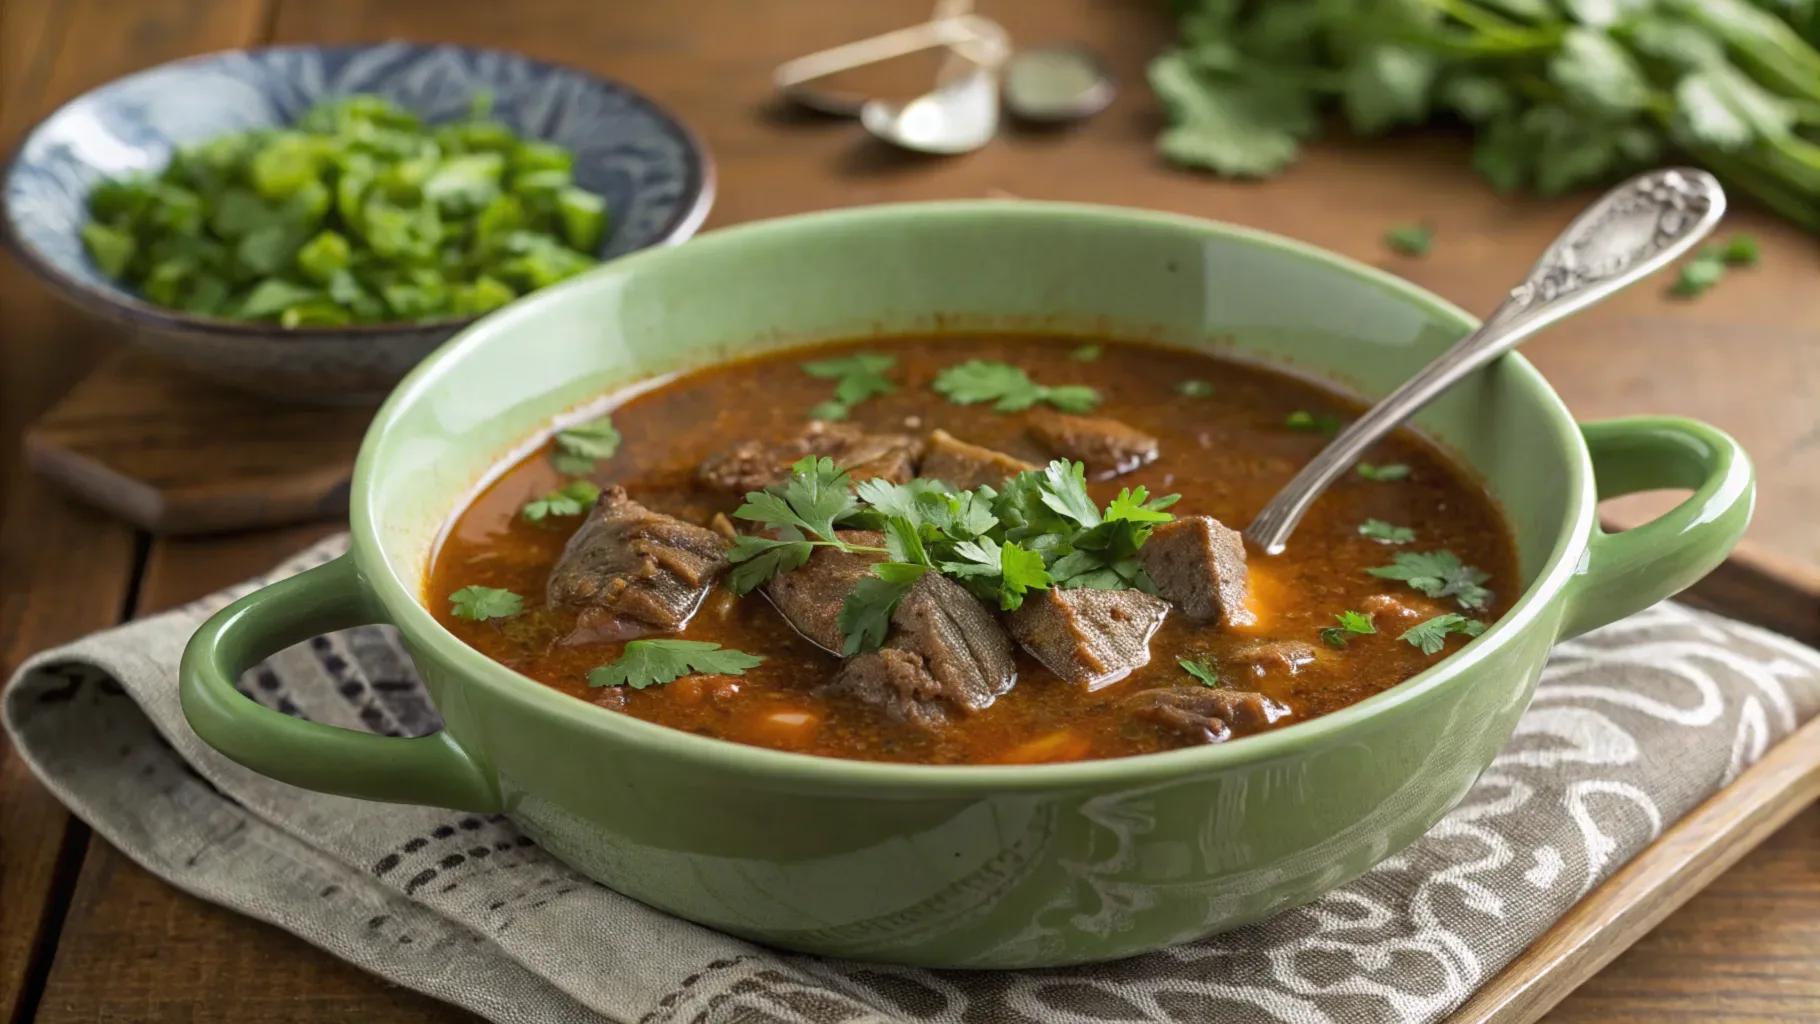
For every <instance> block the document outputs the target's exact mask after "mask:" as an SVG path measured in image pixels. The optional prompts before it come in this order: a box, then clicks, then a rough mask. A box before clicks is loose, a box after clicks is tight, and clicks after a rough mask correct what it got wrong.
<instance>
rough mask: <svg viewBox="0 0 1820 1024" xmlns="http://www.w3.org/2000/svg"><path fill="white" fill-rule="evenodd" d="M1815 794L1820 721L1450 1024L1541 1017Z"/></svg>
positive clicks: (1686, 824) (1635, 862)
mask: <svg viewBox="0 0 1820 1024" xmlns="http://www.w3.org/2000/svg"><path fill="white" fill-rule="evenodd" d="M1808 597H1809V599H1810V600H1812V599H1814V596H1813V595H1812V594H1809V595H1808ZM1816 798H1820V718H1816V719H1814V720H1813V721H1810V722H1808V723H1807V724H1806V725H1805V726H1802V727H1801V728H1800V729H1798V730H1796V731H1795V732H1794V733H1793V734H1792V735H1790V736H1789V737H1788V738H1787V739H1785V740H1783V741H1782V742H1781V743H1778V744H1777V745H1776V746H1775V747H1774V748H1773V749H1771V750H1770V752H1769V753H1768V754H1766V755H1765V756H1764V757H1763V759H1762V760H1760V761H1758V762H1757V763H1756V764H1754V765H1752V766H1751V767H1749V768H1747V769H1745V770H1744V771H1743V772H1741V773H1740V774H1739V775H1738V777H1737V779H1735V780H1733V781H1732V783H1731V785H1729V786H1726V787H1725V788H1724V789H1721V790H1719V791H1718V792H1717V793H1714V794H1713V795H1712V796H1710V797H1708V798H1707V799H1706V801H1705V802H1704V803H1702V804H1700V806H1698V807H1696V808H1694V809H1693V810H1692V811H1690V812H1689V813H1688V814H1687V816H1686V817H1684V818H1682V819H1681V820H1680V821H1678V822H1676V823H1675V824H1674V825H1673V826H1672V827H1670V828H1669V829H1668V830H1667V831H1665V832H1663V833H1662V835H1661V836H1659V837H1657V839H1656V841H1655V842H1653V843H1651V844H1650V845H1649V846H1648V847H1646V848H1645V849H1644V850H1643V852H1642V853H1639V854H1638V855H1637V856H1636V857H1635V858H1633V859H1632V860H1631V861H1630V863H1628V864H1626V865H1624V867H1622V868H1620V869H1619V870H1618V872H1617V873H1616V874H1614V875H1612V876H1611V877H1610V878H1608V879H1606V880H1605V883H1604V884H1603V885H1601V886H1599V887H1598V888H1597V889H1594V890H1593V891H1592V892H1591V893H1589V894H1588V895H1587V896H1586V898H1585V899H1582V900H1581V901H1580V902H1579V903H1578V904H1576V905H1575V906H1574V907H1573V909H1571V910H1569V911H1568V912H1567V913H1566V914H1565V915H1564V916H1563V917H1562V918H1561V919H1560V920H1558V921H1556V922H1555V923H1554V926H1553V927H1551V928H1549V930H1548V931H1547V932H1545V933H1543V935H1542V937H1541V938H1539V939H1537V940H1536V941H1535V943H1534V944H1532V945H1531V946H1530V947H1529V948H1528V949H1527V950H1524V951H1523V953H1522V954H1521V955H1519V956H1518V957H1517V958H1516V959H1515V960H1512V961H1511V962H1510V963H1509V964H1508V965H1506V966H1505V968H1504V970H1503V971H1501V972H1499V974H1498V975H1497V976H1496V977H1494V978H1493V979H1492V980H1491V981H1490V983H1488V984H1487V985H1485V986H1484V987H1483V988H1481V989H1479V990H1478V991H1477V992H1475V993H1474V994H1473V996H1472V997H1471V998H1470V999H1468V1000H1467V1001H1466V1002H1465V1003H1464V1004H1463V1005H1461V1006H1460V1007H1459V1009H1457V1010H1455V1011H1454V1013H1453V1015H1452V1016H1451V1017H1449V1018H1448V1024H1530V1022H1532V1021H1535V1020H1537V1019H1539V1018H1541V1016H1542V1015H1543V1014H1545V1013H1547V1012H1548V1011H1549V1010H1550V1009H1552V1008H1553V1007H1554V1006H1555V1004H1556V1003H1559V1002H1560V1001H1561V1000H1562V999H1564V998H1566V996H1567V995H1568V994H1569V993H1571V992H1572V991H1573V990H1574V989H1576V988H1578V987H1580V985H1581V984H1583V983H1584V982H1585V981H1586V980H1587V979H1588V978H1591V977H1592V976H1593V975H1594V974H1596V973H1597V972H1598V971H1599V970H1600V969H1601V968H1603V967H1604V966H1605V965H1606V964H1608V963H1610V962H1611V961H1612V960H1614V959H1616V958H1617V956H1618V954H1620V953H1622V952H1624V951H1625V950H1626V949H1629V948H1630V947H1631V946H1632V945H1633V944H1635V943H1636V941H1637V940H1638V939H1640V938H1642V937H1643V935H1644V934H1645V933H1646V932H1648V931H1649V930H1650V929H1651V928H1654V927H1655V926H1656V925H1658V924H1660V923H1661V922H1662V921H1663V919H1665V918H1667V917H1668V915H1669V914H1671V913H1673V912H1674V911H1675V910H1677V909H1679V908H1680V906H1681V905H1682V904H1683V903H1686V902H1687V901H1688V900H1689V899H1691V898H1692V897H1693V896H1694V895H1695V894H1696V893H1698V892H1699V891H1700V890H1702V889H1704V888H1706V886H1707V885H1708V884H1710V883H1711V882H1712V881H1713V879H1715V878H1717V877H1719V876H1720V875H1721V874H1723V873H1725V871H1726V870H1727V869H1729V868H1730V867H1731V866H1732V865H1733V864H1736V863H1737V862H1738V861H1739V860H1740V859H1742V858H1743V857H1744V855H1745V854H1746V853H1749V852H1750V851H1751V850H1753V849H1755V848H1756V847H1757V846H1758V844H1760V843H1762V842H1763V841H1764V840H1765V839H1767V838H1769V837H1770V835H1771V834H1773V833H1774V832H1775V831H1776V830H1777V829H1779V828H1781V827H1782V826H1783V825H1785V824H1787V823H1788V821H1789V820H1790V819H1791V818H1793V817H1794V816H1795V815H1796V814H1799V813H1800V812H1801V811H1802V810H1803V809H1804V808H1806V807H1807V806H1808V805H1809V804H1811V803H1813V802H1814V801H1815V799H1816Z"/></svg>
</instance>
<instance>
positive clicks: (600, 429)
mask: <svg viewBox="0 0 1820 1024" xmlns="http://www.w3.org/2000/svg"><path fill="white" fill-rule="evenodd" d="M555 440H556V450H555V451H554V452H552V453H551V455H550V463H551V465H553V466H555V467H556V470H557V472H559V473H563V474H565V475H568V476H583V475H585V474H588V473H592V472H593V471H594V465H595V463H597V462H599V461H601V460H602V459H610V458H612V457H613V454H614V453H615V452H617V451H619V442H620V436H619V431H618V430H617V429H616V428H615V427H614V426H613V418H612V417H611V416H602V417H601V418H600V419H597V420H592V421H590V422H588V423H578V424H576V425H575V426H573V427H564V428H563V429H561V430H558V431H557V432H556V438H555Z"/></svg>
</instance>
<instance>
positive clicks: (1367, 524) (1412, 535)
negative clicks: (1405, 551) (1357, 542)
mask: <svg viewBox="0 0 1820 1024" xmlns="http://www.w3.org/2000/svg"><path fill="white" fill-rule="evenodd" d="M1359 536H1361V537H1370V538H1371V539H1372V540H1375V541H1377V542H1378V543H1379V544H1408V543H1409V542H1410V541H1413V540H1415V539H1416V531H1414V530H1412V529H1410V528H1409V527H1407V526H1393V525H1392V524H1390V523H1387V522H1385V521H1384V520H1382V519H1367V520H1365V521H1364V522H1362V523H1360V524H1359Z"/></svg>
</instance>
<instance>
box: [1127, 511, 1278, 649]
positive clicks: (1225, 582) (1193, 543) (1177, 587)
mask: <svg viewBox="0 0 1820 1024" xmlns="http://www.w3.org/2000/svg"><path fill="white" fill-rule="evenodd" d="M1138 561H1139V562H1140V563H1141V564H1142V565H1143V566H1144V571H1145V572H1147V573H1149V574H1150V579H1151V580H1152V581H1153V582H1154V583H1156V589H1157V592H1158V593H1159V594H1161V595H1163V599H1164V600H1166V601H1168V602H1169V603H1170V604H1173V605H1175V606H1176V609H1177V610H1178V611H1180V612H1181V613H1182V614H1183V615H1186V616H1188V618H1189V619H1190V620H1192V621H1194V622H1214V621H1218V622H1219V623H1220V624H1221V625H1225V626H1246V625H1250V624H1251V623H1253V622H1255V621H1257V616H1255V615H1253V614H1252V613H1251V609H1250V608H1248V607H1246V605H1245V598H1246V595H1247V594H1248V592H1249V590H1250V587H1249V584H1248V583H1247V577H1246V570H1245V540H1244V538H1243V537H1240V536H1239V533H1238V531H1236V530H1229V529H1227V528H1226V526H1225V525H1224V524H1222V523H1221V522H1220V521H1219V520H1218V519H1215V518H1213V517H1212V516H1187V517H1185V518H1182V519H1177V520H1175V521H1174V522H1170V523H1164V524H1163V525H1161V526H1159V527H1157V528H1156V529H1155V530H1153V531H1151V534H1150V539H1149V540H1147V541H1145V542H1144V546H1143V547H1141V548H1139V549H1138Z"/></svg>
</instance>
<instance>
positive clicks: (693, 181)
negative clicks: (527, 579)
mask: <svg viewBox="0 0 1820 1024" xmlns="http://www.w3.org/2000/svg"><path fill="white" fill-rule="evenodd" d="M382 46H409V47H413V48H416V49H419V50H431V49H450V50H459V51H462V52H464V53H469V54H477V55H487V56H494V57H511V58H514V59H516V60H521V61H525V62H527V63H529V64H530V65H532V66H534V67H537V68H540V69H544V70H548V71H552V72H556V73H560V74H565V75H570V76H577V77H580V78H584V79H589V80H592V81H595V82H598V83H601V84H603V85H606V86H608V87H610V88H612V89H614V90H616V91H618V92H620V93H622V94H623V95H625V96H626V97H627V98H628V99H629V100H631V101H632V102H633V103H634V104H637V105H639V106H641V107H643V108H644V109H645V110H646V111H647V112H648V113H650V114H651V115H652V116H653V117H655V118H656V119H657V120H658V121H659V122H660V123H662V124H663V125H664V126H665V129H666V130H667V131H669V132H671V133H672V134H674V135H675V136H676V137H677V138H679V139H681V140H682V142H683V146H684V149H685V150H686V152H687V154H688V160H687V163H688V165H689V178H688V181H687V184H686V185H685V187H684V191H683V201H682V202H681V203H679V204H678V206H677V210H676V212H675V213H674V214H672V215H671V216H670V218H669V219H668V220H667V221H665V222H664V224H663V225H662V226H661V228H660V229H659V230H658V232H657V233H656V234H655V235H654V236H653V237H652V238H651V239H650V240H649V241H647V242H645V243H644V244H642V245H640V246H639V247H638V248H636V249H633V250H631V251H629V252H626V253H622V254H621V255H619V256H615V257H613V258H612V259H613V260H618V259H623V258H625V257H626V256H631V255H634V254H636V253H639V252H643V251H645V250H646V249H654V248H662V247H665V246H671V245H677V244H680V243H682V242H685V241H687V240H689V239H690V238H692V237H694V235H695V233H696V232H697V231H698V230H700V229H701V226H702V223H703V222H704V221H706V220H707V218H708V212H709V210H711V209H712V208H713V206H714V199H715V192H716V188H717V185H718V178H719V175H718V171H717V170H716V168H715V165H714V155H713V152H712V151H711V150H709V148H708V145H707V143H706V142H704V141H703V140H702V138H701V136H700V135H698V134H697V133H696V132H695V130H694V129H693V128H690V127H689V125H688V123H687V122H685V121H683V119H682V118H680V117H678V116H677V115H675V114H673V113H671V112H670V110H669V108H667V107H665V106H663V105H662V104H660V103H658V102H657V101H656V100H654V99H652V98H651V97H650V96H648V95H646V94H645V93H644V92H642V91H640V90H639V89H637V88H635V87H633V86H631V85H629V84H627V83H625V82H622V81H620V80H619V79H617V78H609V77H607V76H606V75H600V74H596V73H594V72H592V71H589V70H587V69H585V68H579V67H576V66H574V65H572V64H566V63H563V62H560V61H551V60H544V59H543V58H541V57H533V56H531V55H530V54H527V53H522V52H519V51H517V50H500V49H495V48H492V47H486V46H463V45H461V44H459V43H419V42H413V41H410V40H402V39H399V40H387V41H384V42H375V43H337V44H332V45H320V46H319V45H313V44H309V43H284V44H278V45H274V46H240V47H228V48H226V49H220V50H211V51H208V52H207V53H199V54H193V55H191V56H188V57H182V58H179V59H177V60H167V61H163V62H161V63H158V64H153V65H151V66H150V67H144V68H140V69H139V70H137V71H134V72H131V73H129V74H125V75H120V76H118V77H115V78H110V79H108V80H107V81H105V82H102V83H101V84H100V85H96V86H94V87H92V88H89V89H85V90H83V91H82V92H80V93H78V94H76V95H75V96H72V97H70V98H69V99H68V100H65V101H64V102H63V103H60V104H58V105H57V107H56V109H54V110H52V111H51V112H50V113H48V114H46V115H44V116H43V117H42V118H39V119H38V121H37V122H35V123H34V124H33V125H32V126H31V128H30V129H29V130H27V131H26V132H25V133H24V134H23V135H21V136H20V137H19V142H18V144H17V145H15V146H14V147H13V150H12V152H11V153H9V154H7V159H6V162H5V164H4V165H0V243H3V244H4V245H5V247H6V248H7V249H8V250H10V251H11V252H12V253H13V256H14V257H15V258H16V259H18V261H19V262H20V263H21V264H22V265H23V266H25V267H26V269H28V270H30V271H31V272H32V274H33V275H34V276H36V277H37V278H38V279H39V280H41V281H43V282H45V283H46V284H48V285H50V286H51V287H52V289H53V290H54V291H56V292H58V293H59V294H60V295H61V296H62V297H63V298H64V299H65V300H66V301H69V302H71V303H72V304H74V305H77V306H79V307H81V308H84V309H88V310H91V311H95V312H99V313H102V314H104V315H106V316H108V317H110V318H111V319H113V320H116V321H119V322H122V323H126V324H131V325H135V326H143V327H153V328H161V329H164V330H176V331H184V332H189V333H196V334H209V335H218V336H225V337H232V338H240V339H250V338H259V339H262V340H283V341H303V342H308V341H321V340H342V339H345V338H347V337H349V336H354V337H367V338H372V337H383V336H409V335H420V334H422V335H428V334H447V333H450V332H453V331H459V330H463V329H465V328H467V327H468V326H469V325H471V324H473V323H474V322H475V321H476V320H478V319H480V317H479V316H468V317H447V318H444V319H441V320H429V321H421V322H419V321H413V322H408V323H378V324H343V325H339V326H319V325H311V326H304V327H282V326H279V325H278V324H275V323H268V322H266V321H263V320H230V319H226V318H224V317H214V316H199V315H197V314H194V313H185V312H183V311H181V310H174V309H167V308H165V307H163V306H158V305H155V304H153V303H151V302H148V301H146V300H145V299H143V298H141V297H140V296H139V295H137V294H136V293H134V292H132V291H130V290H129V289H127V288H126V287H125V286H124V285H122V286H120V287H119V288H118V290H117V291H114V290H109V289H105V288H99V287H96V286H95V285H92V284H90V283H88V282H86V281H83V280H81V279H79V278H75V277H71V276H70V275H69V274H66V273H64V272H63V271H62V270H61V269H59V268H58V267H57V266H56V265H55V264H53V263H52V262H51V261H50V260H49V259H47V258H45V256H44V255H43V253H42V251H41V250H39V249H38V247H37V246H35V245H33V244H31V242H29V241H28V240H27V239H25V238H24V237H23V236H22V235H20V234H19V232H18V229H17V227H16V226H15V218H14V216H13V209H12V204H11V203H10V202H7V201H6V197H7V196H8V195H9V194H10V193H11V188H10V186H11V183H12V180H13V176H14V175H15V174H16V173H18V171H19V168H20V161H21V160H22V159H23V157H24V156H25V151H26V149H27V147H29V146H30V145H31V143H32V140H33V139H34V138H36V137H37V135H38V133H39V132H40V131H42V130H43V129H44V127H45V126H46V125H47V124H49V123H50V122H51V121H52V120H54V119H55V118H57V117H58V116H60V115H62V114H63V113H64V112H65V111H67V110H68V109H69V108H70V107H72V106H75V105H76V104H78V103H81V102H83V101H85V100H87V99H89V98H90V97H92V96H94V95H95V94H96V93H100V92H103V91H105V90H108V89H111V88H113V87H115V86H117V85H120V84H121V83H123V82H128V81H131V80H133V79H135V78H139V77H142V76H146V75H152V74H156V73H159V72H162V71H165V70H167V69H169V68H173V67H181V66H183V65H186V64H198V65H200V64H208V63H211V62H214V61H219V60H221V59H223V58H227V57H233V56H236V55H241V54H256V53H341V52H346V53H358V52H362V51H368V50H373V49H376V48H378V47H382ZM602 262H611V260H607V261H602ZM539 290H542V289H539Z"/></svg>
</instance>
